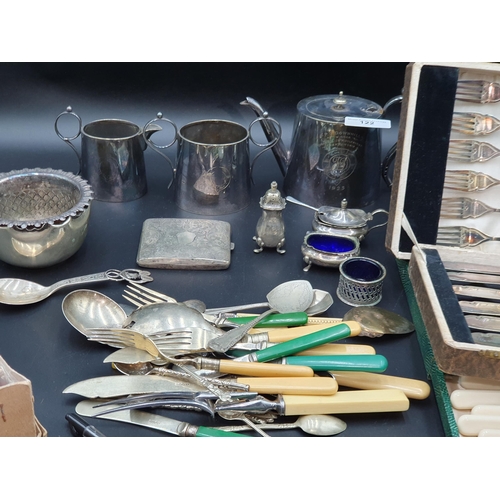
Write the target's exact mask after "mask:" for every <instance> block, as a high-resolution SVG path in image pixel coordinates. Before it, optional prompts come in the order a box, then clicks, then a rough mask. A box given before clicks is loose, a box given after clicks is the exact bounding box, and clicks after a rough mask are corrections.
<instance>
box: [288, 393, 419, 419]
mask: <svg viewBox="0 0 500 500" xmlns="http://www.w3.org/2000/svg"><path fill="white" fill-rule="evenodd" d="M283 400H284V402H285V412H284V415H321V414H330V413H335V414H338V413H378V412H391V411H406V410H408V408H409V407H410V402H409V400H408V398H407V397H406V395H405V394H404V392H403V391H400V390H398V389H378V390H356V391H339V392H337V394H334V395H333V396H293V395H291V396H287V395H285V396H283Z"/></svg>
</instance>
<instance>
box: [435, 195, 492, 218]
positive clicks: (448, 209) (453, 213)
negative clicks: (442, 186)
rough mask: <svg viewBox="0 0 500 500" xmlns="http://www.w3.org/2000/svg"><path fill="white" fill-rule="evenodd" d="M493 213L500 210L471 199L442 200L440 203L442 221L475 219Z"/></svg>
mask: <svg viewBox="0 0 500 500" xmlns="http://www.w3.org/2000/svg"><path fill="white" fill-rule="evenodd" d="M494 212H500V208H493V207H490V206H489V205H486V203H483V202H482V201H479V200H474V199H472V198H443V201H442V203H441V217H442V218H444V219H469V218H472V219H477V218H478V217H481V216H482V215H485V214H488V213H494Z"/></svg>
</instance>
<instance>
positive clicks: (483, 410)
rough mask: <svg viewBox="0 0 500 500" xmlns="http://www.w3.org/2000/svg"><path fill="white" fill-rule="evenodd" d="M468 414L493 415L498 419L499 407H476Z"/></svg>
mask: <svg viewBox="0 0 500 500" xmlns="http://www.w3.org/2000/svg"><path fill="white" fill-rule="evenodd" d="M470 412H471V415H493V416H497V417H500V405H476V406H474V408H472V409H471V411H470Z"/></svg>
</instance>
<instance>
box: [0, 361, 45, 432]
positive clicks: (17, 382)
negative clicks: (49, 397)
mask: <svg viewBox="0 0 500 500" xmlns="http://www.w3.org/2000/svg"><path fill="white" fill-rule="evenodd" d="M46 436H47V431H46V430H45V429H44V428H43V427H42V425H41V424H40V422H39V421H38V420H37V418H36V417H35V412H34V406H33V392H32V388H31V382H30V381H29V380H28V379H27V378H25V377H23V376H22V375H21V374H20V373H17V372H16V371H14V370H13V369H12V368H11V367H10V366H9V365H8V364H7V363H6V362H5V361H4V359H3V358H2V357H1V356H0V437H46Z"/></svg>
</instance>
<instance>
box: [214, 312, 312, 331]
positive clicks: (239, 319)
mask: <svg viewBox="0 0 500 500" xmlns="http://www.w3.org/2000/svg"><path fill="white" fill-rule="evenodd" d="M256 317H257V316H255V315H253V316H234V317H232V316H230V317H227V318H226V321H225V322H222V326H223V325H224V324H225V323H230V324H231V323H234V324H237V325H246V324H247V323H249V322H250V321H252V320H253V319H255V318H256ZM308 321H309V316H308V315H307V313H305V312H291V313H281V314H279V313H277V314H270V315H269V316H267V317H266V318H263V319H262V320H261V321H259V322H258V323H257V324H256V325H255V328H278V327H286V326H303V325H306V324H307V322H308Z"/></svg>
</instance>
